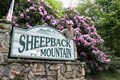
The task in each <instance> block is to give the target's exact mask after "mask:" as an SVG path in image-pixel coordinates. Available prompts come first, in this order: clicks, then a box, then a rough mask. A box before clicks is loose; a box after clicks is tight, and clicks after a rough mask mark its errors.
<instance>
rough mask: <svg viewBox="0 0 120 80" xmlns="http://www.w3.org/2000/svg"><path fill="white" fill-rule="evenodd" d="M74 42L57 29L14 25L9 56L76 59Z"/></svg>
mask: <svg viewBox="0 0 120 80" xmlns="http://www.w3.org/2000/svg"><path fill="white" fill-rule="evenodd" d="M74 48H75V46H74V42H73V40H71V39H66V38H65V37H64V36H63V35H62V34H61V33H59V32H58V31H57V30H56V29H54V28H51V27H48V26H39V25H38V26H34V27H33V28H31V29H22V28H17V27H13V30H12V38H11V49H10V53H9V58H30V59H49V60H75V56H74V52H75V50H74Z"/></svg>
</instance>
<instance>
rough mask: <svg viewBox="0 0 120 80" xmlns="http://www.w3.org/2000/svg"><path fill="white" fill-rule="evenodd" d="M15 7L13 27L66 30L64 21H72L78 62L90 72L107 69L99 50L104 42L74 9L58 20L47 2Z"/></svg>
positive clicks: (88, 20) (107, 60)
mask: <svg viewBox="0 0 120 80" xmlns="http://www.w3.org/2000/svg"><path fill="white" fill-rule="evenodd" d="M17 6H19V8H18V7H16V10H15V14H14V16H13V20H14V22H13V23H14V26H16V27H23V28H31V27H32V26H34V25H48V26H51V27H54V28H56V29H58V31H60V30H63V29H64V28H66V21H67V20H72V21H73V23H74V25H73V28H74V31H75V33H76V34H77V35H76V36H75V37H74V39H73V40H74V42H75V44H76V46H77V54H78V60H80V61H83V62H85V63H86V64H87V67H88V68H89V69H90V70H91V71H94V70H95V71H102V70H105V69H108V64H109V63H110V59H108V58H107V56H106V55H105V53H104V52H103V51H102V49H100V48H99V46H100V45H101V44H103V42H104V40H103V39H102V38H101V37H100V35H98V34H97V31H96V28H95V26H94V24H93V22H92V19H91V18H89V17H85V16H80V15H79V13H78V12H77V11H76V10H74V9H70V8H68V9H66V10H65V11H66V12H65V15H64V16H63V17H62V18H61V19H58V17H57V10H54V9H53V8H52V7H51V6H50V4H49V3H48V2H45V1H43V2H42V1H41V2H33V1H30V0H28V1H25V2H24V3H20V4H19V5H17Z"/></svg>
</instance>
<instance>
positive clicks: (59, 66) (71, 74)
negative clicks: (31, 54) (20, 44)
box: [0, 21, 85, 80]
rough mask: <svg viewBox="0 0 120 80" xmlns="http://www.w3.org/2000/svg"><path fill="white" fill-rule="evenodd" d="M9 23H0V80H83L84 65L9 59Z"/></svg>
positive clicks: (77, 62) (80, 63) (67, 62)
mask: <svg viewBox="0 0 120 80" xmlns="http://www.w3.org/2000/svg"><path fill="white" fill-rule="evenodd" d="M11 27H12V26H11V23H9V22H6V21H0V80H84V76H85V70H84V65H85V64H84V63H82V62H79V61H75V62H71V61H66V62H64V61H48V60H25V59H9V58H8V53H9V42H10V31H11Z"/></svg>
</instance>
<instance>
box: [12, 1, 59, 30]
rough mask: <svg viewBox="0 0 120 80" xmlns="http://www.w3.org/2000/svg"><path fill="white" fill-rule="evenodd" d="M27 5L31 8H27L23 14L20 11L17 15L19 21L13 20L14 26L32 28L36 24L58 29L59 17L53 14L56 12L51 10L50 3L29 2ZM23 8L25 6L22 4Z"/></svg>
mask: <svg viewBox="0 0 120 80" xmlns="http://www.w3.org/2000/svg"><path fill="white" fill-rule="evenodd" d="M25 4H29V6H28V7H27V8H25V9H24V10H23V12H21V11H19V12H18V13H17V15H18V16H17V19H16V17H14V18H13V20H14V22H15V24H14V26H17V27H18V26H24V28H31V27H32V26H34V25H36V24H39V25H43V24H45V23H46V24H47V25H49V26H54V27H57V25H58V23H59V20H58V19H57V16H56V15H55V14H53V13H54V11H56V10H54V9H53V8H51V7H50V5H49V4H48V3H46V2H45V1H41V2H38V3H36V2H35V1H32V0H27V1H26V2H25ZM21 6H24V4H22V3H21ZM51 11H53V12H51ZM14 16H15V15H14ZM18 24H19V25H18Z"/></svg>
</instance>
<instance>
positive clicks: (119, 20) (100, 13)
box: [77, 0, 120, 56]
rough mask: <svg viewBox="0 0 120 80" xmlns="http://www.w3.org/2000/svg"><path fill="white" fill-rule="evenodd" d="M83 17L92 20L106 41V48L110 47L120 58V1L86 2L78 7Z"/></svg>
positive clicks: (101, 0)
mask: <svg viewBox="0 0 120 80" xmlns="http://www.w3.org/2000/svg"><path fill="white" fill-rule="evenodd" d="M77 9H78V10H79V12H80V13H81V15H86V16H89V17H91V18H92V20H93V21H94V23H95V26H96V28H97V30H98V33H99V34H100V35H101V36H102V37H103V39H104V40H105V46H106V47H109V48H110V50H111V51H114V52H115V55H117V56H120V53H119V52H120V48H119V47H120V41H119V40H120V33H119V31H120V13H119V12H120V1H119V0H95V1H94V2H90V1H88V2H86V3H84V4H81V5H79V6H78V7H77Z"/></svg>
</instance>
